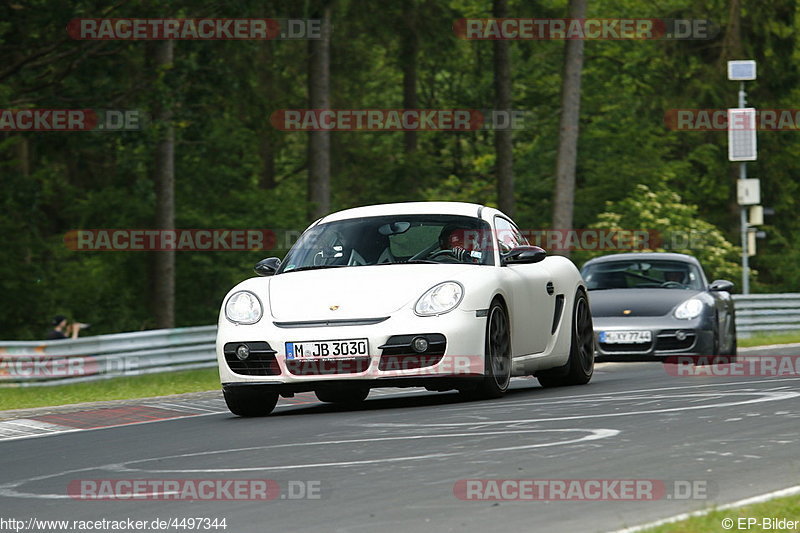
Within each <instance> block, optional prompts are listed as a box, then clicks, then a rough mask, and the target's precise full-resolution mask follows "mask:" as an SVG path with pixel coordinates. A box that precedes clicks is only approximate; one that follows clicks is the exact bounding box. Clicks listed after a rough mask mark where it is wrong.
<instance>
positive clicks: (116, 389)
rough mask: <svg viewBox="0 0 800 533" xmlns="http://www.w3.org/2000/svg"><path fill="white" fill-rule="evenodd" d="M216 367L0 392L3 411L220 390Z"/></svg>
mask: <svg viewBox="0 0 800 533" xmlns="http://www.w3.org/2000/svg"><path fill="white" fill-rule="evenodd" d="M219 388H220V386H219V373H218V372H217V369H216V368H202V369H198V370H184V371H179V372H165V373H163V374H146V375H143V376H126V377H121V378H112V379H106V380H101V381H91V382H88V383H74V384H71V385H53V386H44V387H9V388H3V389H0V410H3V411H4V410H6V409H25V408H28V407H45V406H53V405H65V404H70V403H81V402H99V401H103V400H127V399H131V398H146V397H149V396H163V395H166V394H181V393H184V392H200V391H206V390H217V389H219Z"/></svg>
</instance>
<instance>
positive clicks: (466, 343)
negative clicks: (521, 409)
mask: <svg viewBox="0 0 800 533" xmlns="http://www.w3.org/2000/svg"><path fill="white" fill-rule="evenodd" d="M255 271H256V273H258V274H259V275H260V276H261V277H254V278H251V279H248V280H245V281H243V282H242V283H240V284H239V285H237V286H236V287H234V288H233V289H232V290H231V291H230V292H229V293H228V295H227V296H226V297H225V300H224V303H223V305H222V310H221V312H220V317H219V329H218V333H217V345H216V350H217V359H218V362H219V374H220V380H221V382H222V390H223V393H224V396H225V401H226V402H227V405H228V408H229V409H230V410H231V412H233V413H234V414H237V415H240V416H259V415H266V414H269V413H270V412H271V411H272V409H273V408H274V407H275V404H276V403H277V401H278V396H279V395H282V396H284V397H290V396H292V395H293V394H294V393H296V392H307V391H314V392H315V393H316V395H317V397H318V398H319V399H320V401H323V402H336V403H356V402H361V401H363V400H364V399H365V398H366V397H367V395H368V394H369V390H370V388H373V387H425V388H427V389H428V390H435V391H444V390H453V389H457V390H459V391H460V392H461V393H462V394H464V395H467V396H471V397H483V398H493V397H499V396H502V395H503V394H504V393H505V391H506V390H507V388H508V385H509V381H510V379H511V377H512V376H525V375H533V376H536V377H537V378H538V380H539V382H540V383H541V384H542V385H543V386H546V387H547V386H559V385H572V384H583V383H588V382H589V380H590V379H591V377H592V372H593V364H594V335H593V331H592V317H591V313H590V310H589V305H588V300H587V295H586V287H585V285H584V282H583V280H582V279H581V276H580V273H579V272H578V270H577V269H576V267H575V266H574V265H573V264H572V262H571V261H569V260H568V259H565V258H563V257H557V256H551V257H547V254H546V253H545V251H544V250H542V249H541V248H538V247H535V246H530V245H529V243H528V241H527V240H526V239H525V237H524V236H523V235H522V233H521V232H520V231H519V229H518V228H517V226H516V225H515V224H514V222H512V221H511V219H510V218H508V217H507V216H506V215H504V214H503V213H502V212H500V211H498V210H497V209H492V208H489V207H484V206H480V205H475V204H467V203H456V202H411V203H399V204H388V205H375V206H369V207H359V208H355V209H348V210H345V211H340V212H338V213H333V214H331V215H328V216H326V217H323V218H321V219H319V220H317V221H316V222H314V223H313V224H311V226H309V228H308V229H307V230H306V231H305V232H304V233H303V235H302V236H301V237H300V239H299V240H298V241H297V243H296V244H295V245H294V246H293V247H292V249H291V250H290V251H289V253H288V254H287V255H286V258H285V259H284V260H283V261H281V260H280V259H278V258H276V257H270V258H268V259H264V260H263V261H260V262H259V263H258V264H257V265H256V266H255Z"/></svg>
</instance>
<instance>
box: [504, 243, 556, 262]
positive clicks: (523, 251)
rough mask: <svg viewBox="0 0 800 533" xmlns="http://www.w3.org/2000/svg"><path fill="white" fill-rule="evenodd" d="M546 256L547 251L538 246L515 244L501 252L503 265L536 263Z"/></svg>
mask: <svg viewBox="0 0 800 533" xmlns="http://www.w3.org/2000/svg"><path fill="white" fill-rule="evenodd" d="M545 257H547V252H545V251H544V250H543V249H542V248H539V247H538V246H517V247H516V248H513V249H512V250H511V251H510V252H508V253H506V254H503V264H504V265H526V264H531V263H538V262H539V261H541V260H542V259H544V258H545Z"/></svg>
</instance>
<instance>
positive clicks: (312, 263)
mask: <svg viewBox="0 0 800 533" xmlns="http://www.w3.org/2000/svg"><path fill="white" fill-rule="evenodd" d="M491 233H492V232H491V231H490V228H489V225H488V223H486V222H485V221H483V220H480V219H478V218H472V217H465V216H455V215H389V216H380V217H365V218H355V219H348V220H340V221H334V222H327V223H324V224H318V225H317V226H314V227H313V228H311V229H309V230H308V231H306V232H305V233H304V234H303V235H302V237H301V238H300V240H298V241H297V243H296V244H295V245H294V246H293V247H292V249H291V250H289V253H288V254H287V255H286V259H285V260H284V261H283V263H282V264H281V267H280V269H279V270H278V273H281V272H291V271H299V270H312V269H316V268H331V267H336V266H366V265H384V264H387V265H388V264H397V263H411V264H417V263H450V264H453V263H463V264H474V265H492V264H494V254H493V252H492V240H491Z"/></svg>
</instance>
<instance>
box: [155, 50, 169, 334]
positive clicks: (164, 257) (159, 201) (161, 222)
mask: <svg viewBox="0 0 800 533" xmlns="http://www.w3.org/2000/svg"><path fill="white" fill-rule="evenodd" d="M173 43H174V41H161V42H159V43H157V44H156V53H155V55H156V57H155V63H156V68H157V69H158V70H162V69H165V68H167V67H168V66H169V65H171V64H172V62H173ZM154 119H155V123H156V124H158V125H160V127H161V128H163V129H162V136H161V138H160V139H159V141H158V144H157V145H156V153H155V169H154V184H155V193H156V217H155V225H156V228H157V229H161V230H171V229H174V228H175V129H174V127H173V125H172V110H171V108H170V105H169V104H165V103H160V104H159V105H157V106H156V108H155V112H154ZM154 254H155V257H154V258H153V283H152V290H153V292H152V298H151V301H152V306H153V314H154V317H155V323H156V328H173V327H175V251H174V250H169V251H160V252H154Z"/></svg>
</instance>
